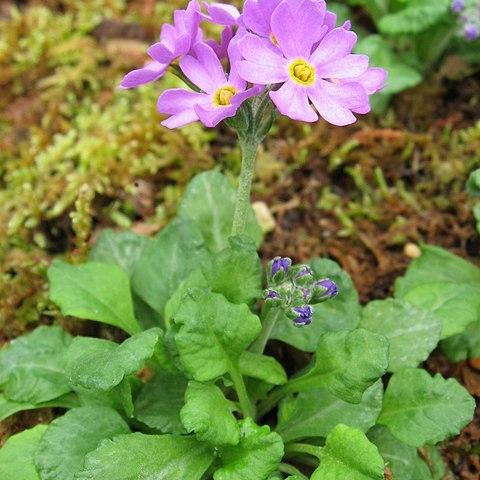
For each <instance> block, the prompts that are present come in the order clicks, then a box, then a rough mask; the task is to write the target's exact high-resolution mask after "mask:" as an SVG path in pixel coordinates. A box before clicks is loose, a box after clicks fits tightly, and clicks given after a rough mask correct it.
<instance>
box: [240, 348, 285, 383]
mask: <svg viewBox="0 0 480 480" xmlns="http://www.w3.org/2000/svg"><path fill="white" fill-rule="evenodd" d="M240 371H241V372H242V375H245V376H246V377H251V378H257V379H258V380H263V381H264V382H266V383H270V384H272V385H283V384H284V383H286V382H287V374H286V373H285V370H284V369H283V367H282V365H280V363H278V362H277V360H275V358H273V357H269V356H267V355H261V354H259V353H252V352H249V351H247V350H245V351H244V352H243V353H242V355H241V356H240Z"/></svg>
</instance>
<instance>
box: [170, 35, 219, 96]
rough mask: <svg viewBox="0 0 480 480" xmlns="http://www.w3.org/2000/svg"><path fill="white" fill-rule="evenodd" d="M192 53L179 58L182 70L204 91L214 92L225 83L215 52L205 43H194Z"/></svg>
mask: <svg viewBox="0 0 480 480" xmlns="http://www.w3.org/2000/svg"><path fill="white" fill-rule="evenodd" d="M193 54H194V55H195V57H193V56H191V55H187V56H186V57H183V58H182V59H181V60H180V63H179V65H180V68H181V69H182V72H183V73H184V74H185V75H186V76H187V78H189V79H190V80H191V81H192V82H193V83H194V84H195V85H197V87H198V88H200V89H201V90H203V91H204V92H206V93H214V92H215V90H217V89H218V88H219V87H221V86H222V85H225V84H226V83H227V78H226V76H225V72H224V71H223V67H222V64H221V63H220V60H219V59H218V57H217V56H216V55H215V52H214V51H213V50H212V48H211V47H209V46H208V45H207V44H206V43H196V44H195V45H194V46H193Z"/></svg>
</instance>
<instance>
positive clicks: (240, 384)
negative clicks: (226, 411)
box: [228, 365, 256, 420]
mask: <svg viewBox="0 0 480 480" xmlns="http://www.w3.org/2000/svg"><path fill="white" fill-rule="evenodd" d="M228 373H230V376H231V377H232V382H233V386H234V388H235V391H236V392H237V397H238V402H239V403H240V410H241V413H242V415H243V418H247V417H251V418H252V419H253V420H255V417H256V415H255V409H254V407H253V405H252V402H251V401H250V398H249V397H248V393H247V388H246V387H245V382H244V381H243V377H242V374H241V373H240V369H239V368H238V365H231V367H230V369H229V371H228Z"/></svg>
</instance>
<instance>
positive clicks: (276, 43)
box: [268, 32, 280, 47]
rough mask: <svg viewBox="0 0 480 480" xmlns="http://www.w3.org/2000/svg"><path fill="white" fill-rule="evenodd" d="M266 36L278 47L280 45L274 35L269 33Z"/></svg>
mask: <svg viewBox="0 0 480 480" xmlns="http://www.w3.org/2000/svg"><path fill="white" fill-rule="evenodd" d="M268 38H269V39H270V41H271V42H272V43H273V44H274V45H275V46H276V47H279V46H280V45H279V44H278V41H277V39H276V38H275V35H274V34H273V32H272V33H270V35H269V36H268Z"/></svg>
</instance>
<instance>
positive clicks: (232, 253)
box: [202, 236, 263, 304]
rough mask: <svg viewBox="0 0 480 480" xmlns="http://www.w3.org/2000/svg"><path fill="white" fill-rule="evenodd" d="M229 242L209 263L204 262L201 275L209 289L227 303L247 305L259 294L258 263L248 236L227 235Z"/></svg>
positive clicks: (259, 263) (254, 248)
mask: <svg viewBox="0 0 480 480" xmlns="http://www.w3.org/2000/svg"><path fill="white" fill-rule="evenodd" d="M229 243H230V246H229V247H227V248H225V249H223V250H222V251H220V252H218V253H217V254H216V255H214V256H213V258H212V260H211V262H205V263H204V265H203V267H202V269H203V274H204V275H205V278H206V279H207V281H208V285H209V286H210V288H211V289H212V291H214V292H216V293H221V294H223V295H224V296H225V297H226V299H227V300H228V301H229V302H232V303H239V304H241V303H246V304H251V303H253V302H254V301H255V300H257V299H258V298H260V297H261V296H262V283H263V268H262V262H261V261H260V258H259V256H258V254H257V250H256V247H255V244H254V243H252V241H251V240H250V239H249V238H248V237H245V236H237V237H230V238H229Z"/></svg>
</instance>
